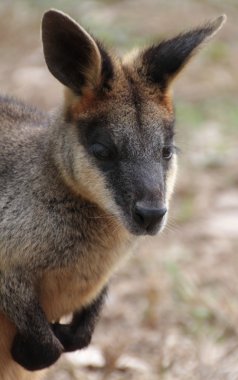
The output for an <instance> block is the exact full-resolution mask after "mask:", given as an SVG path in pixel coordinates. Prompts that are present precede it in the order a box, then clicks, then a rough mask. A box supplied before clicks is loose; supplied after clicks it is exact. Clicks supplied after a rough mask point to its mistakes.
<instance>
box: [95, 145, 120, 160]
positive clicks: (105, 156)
mask: <svg viewBox="0 0 238 380" xmlns="http://www.w3.org/2000/svg"><path fill="white" fill-rule="evenodd" d="M90 150H91V152H92V153H93V155H94V157H96V158H97V159H98V160H102V161H107V160H111V159H113V156H114V154H113V151H112V150H111V149H109V148H107V147H106V146H105V145H103V144H99V143H96V144H93V145H92V146H91V149H90Z"/></svg>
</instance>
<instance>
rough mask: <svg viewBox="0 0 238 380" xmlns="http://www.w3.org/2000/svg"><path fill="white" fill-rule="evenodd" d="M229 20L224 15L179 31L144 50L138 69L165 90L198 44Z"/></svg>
mask: <svg viewBox="0 0 238 380" xmlns="http://www.w3.org/2000/svg"><path fill="white" fill-rule="evenodd" d="M225 21H226V16H225V15H223V16H220V17H218V18H217V19H215V20H214V21H211V22H209V23H207V24H206V25H204V26H203V27H200V28H197V29H193V30H191V31H188V32H186V33H183V34H179V35H178V36H176V37H174V38H172V39H169V40H167V41H162V42H160V43H159V44H158V45H154V46H152V47H150V48H149V49H147V50H145V51H143V52H142V53H141V54H140V55H139V57H138V56H137V59H136V61H135V63H134V64H135V65H136V66H137V70H138V72H139V73H140V74H143V76H145V77H146V79H147V80H148V81H149V82H150V83H153V84H156V85H158V86H159V89H160V90H161V91H162V92H165V91H166V90H167V88H168V87H169V84H170V83H171V81H172V80H173V79H174V78H175V77H176V76H177V75H178V73H179V72H180V71H181V70H182V69H183V67H184V66H185V64H186V63H187V62H188V61H189V59H190V58H191V57H192V56H193V54H194V53H195V52H196V51H197V48H198V46H199V45H200V44H201V43H202V42H204V41H206V40H208V39H209V38H211V37H212V36H213V35H214V34H216V32H217V31H218V30H219V29H220V28H221V27H222V25H223V24H224V22H225Z"/></svg>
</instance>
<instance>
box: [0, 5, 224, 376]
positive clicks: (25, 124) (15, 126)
mask: <svg viewBox="0 0 238 380" xmlns="http://www.w3.org/2000/svg"><path fill="white" fill-rule="evenodd" d="M223 22H224V17H221V18H218V19H217V20H215V21H212V22H210V23H207V24H205V25H204V26H202V27H200V28H196V29H193V30H191V31H189V32H186V33H184V34H179V35H178V36H176V37H174V38H172V39H169V40H166V41H162V42H160V43H158V44H155V45H153V46H151V47H149V48H147V49H143V50H141V51H137V52H136V53H133V54H132V55H131V56H130V57H127V58H126V59H124V60H123V59H122V60H121V59H120V58H118V57H115V56H114V55H113V54H112V53H111V52H108V51H107V49H105V47H104V46H103V45H102V44H101V43H100V42H98V41H97V40H95V39H94V38H93V37H92V36H91V35H90V34H89V33H88V32H87V31H86V30H85V29H84V28H82V27H81V26H80V25H79V24H77V22H75V21H74V20H72V19H71V18H70V17H69V16H67V15H65V14H64V13H62V12H59V11H56V10H50V11H48V12H46V13H45V14H44V16H43V20H42V41H43V48H44V56H45V61H46V64H47V66H48V68H49V70H50V72H51V73H52V74H53V75H54V76H55V78H56V79H57V80H59V81H60V82H61V83H62V85H64V87H66V96H65V104H64V105H63V107H62V108H61V111H60V112H59V113H58V115H57V117H56V118H55V120H53V118H52V117H51V116H49V115H47V114H43V113H41V112H39V111H38V110H36V109H33V108H31V107H28V106H26V105H24V104H23V103H21V102H18V101H16V100H15V99H11V98H7V97H0V136H1V139H0V179H1V180H0V236H1V239H0V311H1V313H2V314H0V379H2V380H16V379H17V380H27V379H31V380H32V379H33V378H35V377H34V376H35V372H34V375H33V374H32V373H31V372H29V371H38V370H41V369H43V368H47V367H49V366H50V365H52V364H54V363H55V362H56V361H57V360H58V359H59V357H60V356H61V354H62V353H63V352H70V351H74V350H77V349H82V348H84V347H86V346H87V345H88V344H89V342H90V340H91V337H92V334H93V332H94V328H95V324H96V322H97V320H98V317H99V315H100V311H101V309H102V306H103V302H104V298H105V295H106V291H107V284H108V281H109V279H110V277H111V276H112V274H113V273H114V272H115V270H116V269H117V267H118V265H119V264H120V263H121V261H122V260H123V259H124V258H125V257H126V256H128V253H129V252H130V251H131V250H132V249H133V248H134V246H135V244H136V242H138V236H141V235H155V234H156V233H157V232H158V231H159V230H161V229H162V228H163V227H164V225H165V223H166V220H167V215H168V210H169V200H170V197H171V194H172V192H173V188H174V182H175V177H176V169H177V159H176V152H177V149H176V144H175V137H174V135H175V115H174V106H173V99H172V95H171V94H172V92H171V85H172V83H173V81H174V80H175V78H176V77H177V75H178V74H179V73H180V72H181V71H182V69H183V68H184V66H185V65H186V64H187V63H188V61H189V60H190V58H191V57H192V56H193V55H194V53H195V52H196V51H197V49H198V47H199V46H200V45H201V44H202V43H203V42H204V41H206V40H208V39H209V38H210V37H211V36H213V35H214V34H215V32H216V31H217V30H218V29H219V28H220V27H221V25H222V23H223ZM67 313H72V314H73V317H72V321H71V323H70V324H68V325H63V324H62V325H61V324H60V323H58V322H56V321H57V320H60V318H61V317H62V316H63V315H64V314H67ZM3 315H4V316H3ZM10 321H11V322H10Z"/></svg>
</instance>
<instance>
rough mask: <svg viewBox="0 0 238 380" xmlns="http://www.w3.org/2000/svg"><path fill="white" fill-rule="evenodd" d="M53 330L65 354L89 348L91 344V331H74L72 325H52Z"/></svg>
mask: <svg viewBox="0 0 238 380" xmlns="http://www.w3.org/2000/svg"><path fill="white" fill-rule="evenodd" d="M51 328H52V330H53V332H54V334H55V336H56V337H57V338H58V340H59V341H60V343H61V344H62V345H63V346H64V351H65V352H70V351H76V350H80V349H82V348H85V347H87V346H88V345H89V344H90V342H91V338H92V332H90V331H87V330H86V331H81V329H80V328H78V329H77V330H76V331H74V329H73V328H72V326H71V325H70V324H69V325H63V324H60V323H54V324H52V325H51Z"/></svg>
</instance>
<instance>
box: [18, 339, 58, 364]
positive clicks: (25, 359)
mask: <svg viewBox="0 0 238 380" xmlns="http://www.w3.org/2000/svg"><path fill="white" fill-rule="evenodd" d="M62 352H63V347H62V345H61V343H60V342H59V341H58V339H56V338H55V339H54V340H53V341H52V342H50V343H49V342H47V343H42V342H39V341H36V340H35V339H34V338H32V337H30V338H26V337H24V336H23V335H20V334H17V335H16V336H15V338H14V341H13V345H12V348H11V354H12V357H13V359H14V360H15V361H16V362H17V363H18V364H20V365H21V366H22V367H24V368H25V369H27V370H28V371H36V370H40V369H43V368H47V367H49V366H50V365H52V364H54V363H55V362H56V361H57V360H58V359H59V357H60V355H61V353H62Z"/></svg>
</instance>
